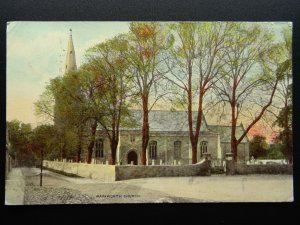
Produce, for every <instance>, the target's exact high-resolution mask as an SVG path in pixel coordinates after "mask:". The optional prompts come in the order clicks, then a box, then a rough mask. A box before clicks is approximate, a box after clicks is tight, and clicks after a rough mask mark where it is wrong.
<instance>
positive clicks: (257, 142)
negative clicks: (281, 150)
mask: <svg viewBox="0 0 300 225" xmlns="http://www.w3.org/2000/svg"><path fill="white" fill-rule="evenodd" d="M267 148H268V144H267V142H266V137H264V136H261V135H256V136H254V137H253V139H252V140H251V141H250V145H249V150H250V156H254V158H255V159H257V158H261V157H265V156H266V155H267V152H268V151H267Z"/></svg>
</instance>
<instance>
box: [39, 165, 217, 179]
mask: <svg viewBox="0 0 300 225" xmlns="http://www.w3.org/2000/svg"><path fill="white" fill-rule="evenodd" d="M43 166H44V167H45V168H49V169H54V170H59V171H62V172H65V173H69V174H75V175H77V176H80V177H86V178H92V179H97V180H102V181H106V182H111V181H116V180H127V179H136V178H146V177H182V176H210V175H211V166H210V161H207V160H206V161H203V162H202V163H199V164H194V165H184V166H166V165H165V166H162V165H155V166H132V165H124V166H114V165H99V164H86V163H70V162H58V161H47V160H44V162H43Z"/></svg>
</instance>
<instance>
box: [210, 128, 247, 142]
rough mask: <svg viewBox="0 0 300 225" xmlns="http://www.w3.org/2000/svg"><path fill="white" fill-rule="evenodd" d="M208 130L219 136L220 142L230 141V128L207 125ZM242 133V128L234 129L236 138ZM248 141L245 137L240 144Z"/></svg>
mask: <svg viewBox="0 0 300 225" xmlns="http://www.w3.org/2000/svg"><path fill="white" fill-rule="evenodd" d="M208 129H209V130H210V131H212V132H214V133H218V134H220V141H221V142H230V139H231V126H222V125H209V126H208ZM243 132H244V127H243V126H242V125H239V126H237V127H236V137H237V138H239V137H241V136H242V134H243ZM248 141H249V139H248V137H247V135H246V137H245V138H244V139H243V140H242V143H246V142H248Z"/></svg>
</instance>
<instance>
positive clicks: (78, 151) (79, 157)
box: [76, 138, 81, 163]
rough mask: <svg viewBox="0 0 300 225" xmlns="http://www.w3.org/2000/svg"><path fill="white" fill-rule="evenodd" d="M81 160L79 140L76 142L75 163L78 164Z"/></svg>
mask: <svg viewBox="0 0 300 225" xmlns="http://www.w3.org/2000/svg"><path fill="white" fill-rule="evenodd" d="M80 160H81V138H80V139H79V141H78V145H77V156H76V161H77V162H78V163H79V162H80Z"/></svg>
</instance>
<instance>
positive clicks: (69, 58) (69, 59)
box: [65, 29, 77, 73]
mask: <svg viewBox="0 0 300 225" xmlns="http://www.w3.org/2000/svg"><path fill="white" fill-rule="evenodd" d="M75 70H77V66H76V58H75V50H74V45H73V39H72V29H70V36H69V41H68V49H67V54H66V64H65V73H68V72H70V71H75Z"/></svg>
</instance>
